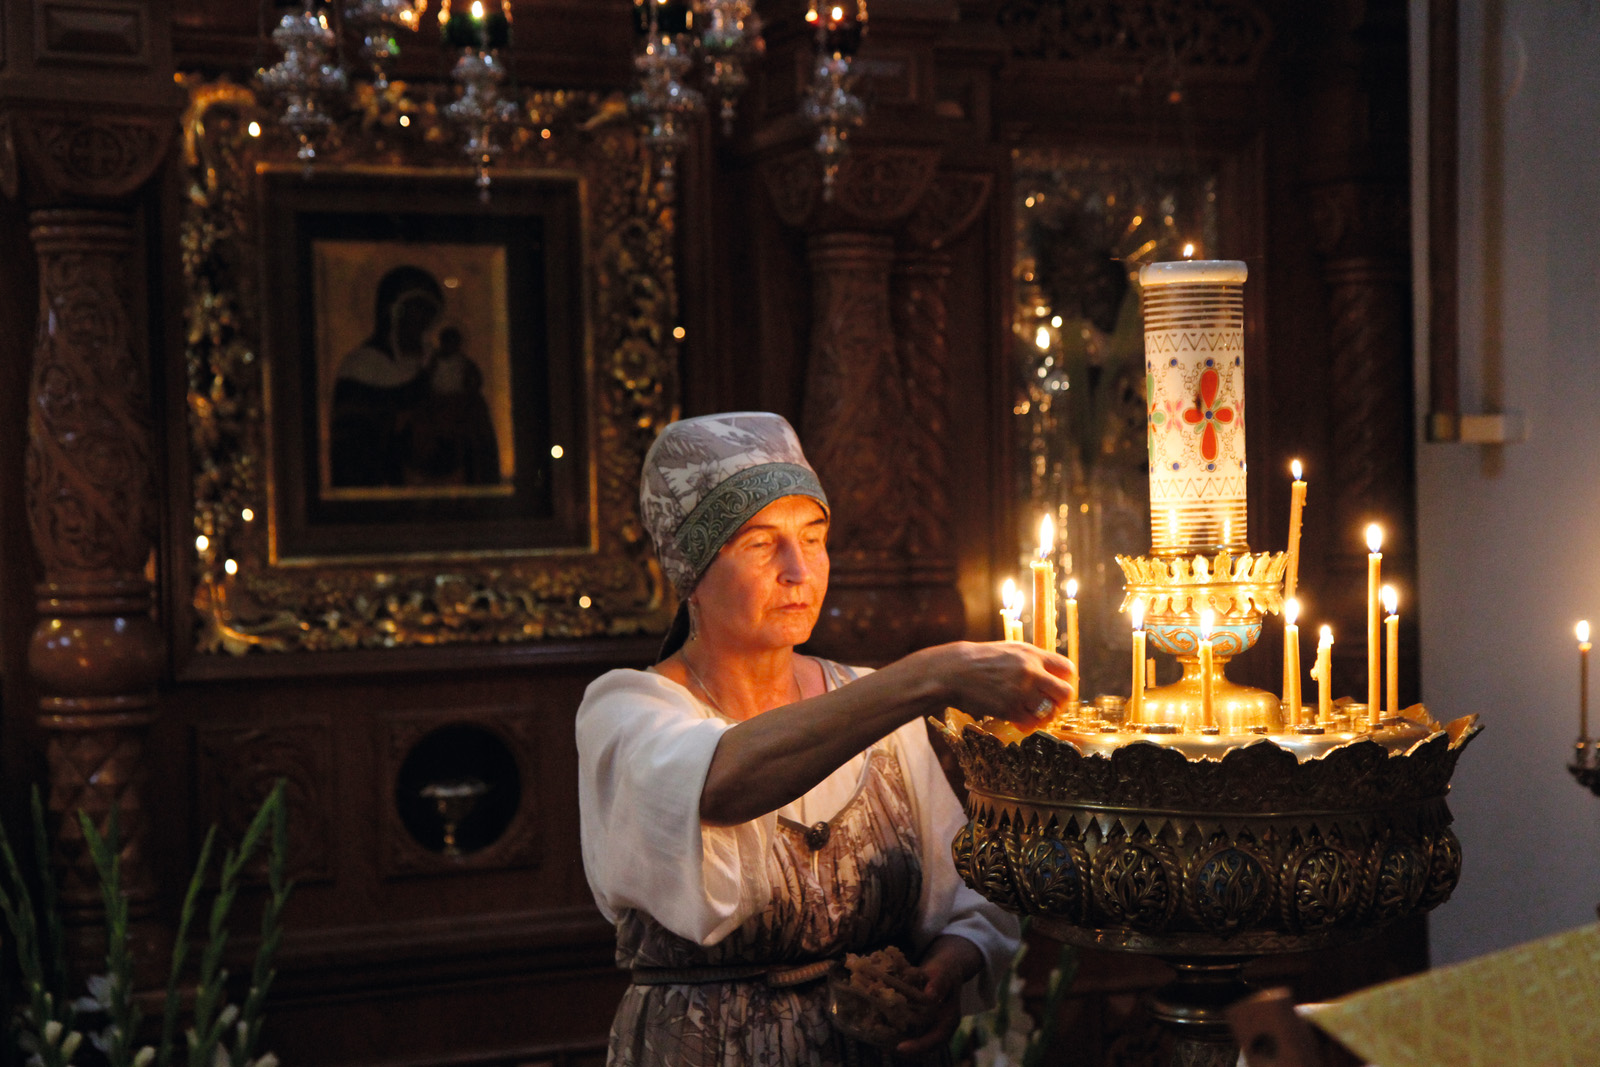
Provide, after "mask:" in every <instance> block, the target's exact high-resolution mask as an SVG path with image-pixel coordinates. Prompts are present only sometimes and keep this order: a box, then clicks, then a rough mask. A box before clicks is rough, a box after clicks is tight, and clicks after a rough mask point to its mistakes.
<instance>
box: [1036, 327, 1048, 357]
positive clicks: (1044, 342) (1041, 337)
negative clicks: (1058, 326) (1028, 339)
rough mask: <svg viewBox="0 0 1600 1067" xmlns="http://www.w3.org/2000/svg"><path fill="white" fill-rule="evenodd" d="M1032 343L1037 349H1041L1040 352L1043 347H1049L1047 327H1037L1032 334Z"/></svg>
mask: <svg viewBox="0 0 1600 1067" xmlns="http://www.w3.org/2000/svg"><path fill="white" fill-rule="evenodd" d="M1033 343H1034V345H1035V346H1037V347H1038V349H1039V351H1041V352H1043V351H1044V350H1045V349H1047V348H1049V347H1050V331H1049V330H1048V329H1047V328H1045V327H1043V326H1041V327H1039V332H1038V333H1036V334H1034V335H1033Z"/></svg>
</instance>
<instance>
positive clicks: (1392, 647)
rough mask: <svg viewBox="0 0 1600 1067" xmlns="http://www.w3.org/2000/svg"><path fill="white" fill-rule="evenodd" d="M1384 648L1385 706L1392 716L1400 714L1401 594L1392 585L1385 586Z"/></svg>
mask: <svg viewBox="0 0 1600 1067" xmlns="http://www.w3.org/2000/svg"><path fill="white" fill-rule="evenodd" d="M1383 650H1384V666H1385V668H1386V669H1387V670H1388V678H1387V681H1388V683H1389V686H1388V691H1387V692H1386V694H1385V696H1386V697H1387V702H1386V703H1385V704H1384V707H1385V709H1386V710H1387V711H1388V713H1389V715H1390V717H1391V718H1392V717H1394V716H1396V715H1399V714H1400V594H1399V593H1398V592H1396V591H1395V588H1394V586H1392V585H1386V586H1384V587H1383Z"/></svg>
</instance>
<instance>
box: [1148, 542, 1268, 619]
mask: <svg viewBox="0 0 1600 1067" xmlns="http://www.w3.org/2000/svg"><path fill="white" fill-rule="evenodd" d="M1116 559H1117V566H1119V567H1121V568H1122V575H1123V577H1124V578H1126V579H1127V580H1128V581H1127V584H1126V585H1124V586H1123V590H1124V595H1123V599H1122V607H1121V609H1120V610H1122V611H1126V610H1128V608H1129V607H1130V606H1131V605H1132V604H1134V603H1135V602H1136V601H1137V602H1141V603H1143V604H1144V607H1145V616H1146V617H1147V618H1155V617H1160V616H1167V617H1171V616H1184V617H1193V618H1196V619H1198V618H1199V617H1200V612H1202V611H1204V610H1205V609H1206V608H1210V609H1211V610H1212V611H1214V612H1216V613H1217V615H1218V617H1219V618H1223V619H1229V618H1233V619H1237V618H1242V617H1245V616H1248V615H1252V614H1279V613H1281V612H1282V611H1283V576H1284V571H1285V570H1286V569H1287V568H1288V566H1289V557H1288V554H1287V553H1284V552H1255V553H1252V552H1243V553H1240V554H1238V555H1235V554H1234V553H1232V552H1229V551H1227V550H1223V551H1221V552H1218V553H1216V554H1215V555H1212V556H1206V555H1195V556H1168V557H1162V558H1155V559H1152V558H1150V557H1148V556H1118V557H1116Z"/></svg>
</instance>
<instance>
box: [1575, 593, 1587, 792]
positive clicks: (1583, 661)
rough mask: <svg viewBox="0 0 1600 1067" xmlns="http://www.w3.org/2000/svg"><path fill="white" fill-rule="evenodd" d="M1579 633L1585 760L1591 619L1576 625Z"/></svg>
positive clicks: (1580, 742) (1581, 741) (1581, 735)
mask: <svg viewBox="0 0 1600 1067" xmlns="http://www.w3.org/2000/svg"><path fill="white" fill-rule="evenodd" d="M1574 632H1576V633H1577V635H1578V758H1579V759H1580V760H1584V761H1585V762H1587V760H1586V759H1585V757H1586V755H1587V750H1588V748H1589V648H1590V647H1591V646H1590V645H1589V620H1588V619H1584V620H1583V621H1582V622H1580V623H1578V625H1577V626H1576V627H1574Z"/></svg>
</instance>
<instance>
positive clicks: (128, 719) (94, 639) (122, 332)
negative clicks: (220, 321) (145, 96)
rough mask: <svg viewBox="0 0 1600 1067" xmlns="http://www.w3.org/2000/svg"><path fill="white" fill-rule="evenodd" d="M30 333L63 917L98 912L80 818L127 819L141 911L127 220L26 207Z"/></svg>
mask: <svg viewBox="0 0 1600 1067" xmlns="http://www.w3.org/2000/svg"><path fill="white" fill-rule="evenodd" d="M32 221H33V230H32V237H33V244H34V249H35V252H36V254H37V256H38V261H39V330H38V339H37V344H36V347H35V349H34V353H33V381H32V386H31V389H30V395H29V402H30V410H29V416H28V449H27V460H26V462H27V470H26V487H27V488H26V491H27V507H28V520H29V523H30V526H31V528H32V533H33V542H34V547H35V549H36V550H37V551H38V554H39V560H40V562H41V563H42V564H43V566H44V581H43V582H42V583H40V585H39V587H38V591H39V599H38V611H39V622H38V625H37V627H36V628H35V630H34V636H33V642H32V646H31V648H30V650H29V657H28V662H29V666H30V667H31V668H32V671H33V676H34V681H35V682H36V684H37V686H38V689H39V693H40V698H39V710H40V716H39V722H40V725H41V727H42V728H43V729H44V731H45V734H46V736H47V738H48V741H47V751H46V755H47V758H48V763H49V772H50V790H49V797H50V799H49V808H50V811H51V812H52V813H53V814H54V815H56V816H57V820H58V821H57V827H56V835H57V836H56V847H57V857H58V860H59V861H60V863H61V865H62V868H63V873H64V885H63V890H62V900H63V903H64V904H65V906H66V907H67V908H68V909H71V910H73V911H76V912H79V913H80V914H81V913H90V914H92V913H94V912H95V911H96V909H97V908H98V905H99V888H98V886H99V882H98V879H97V878H96V876H95V871H94V864H93V861H92V860H91V858H90V857H89V855H88V853H87V849H86V847H85V843H84V841H83V835H82V832H81V830H80V829H79V826H78V822H77V819H76V813H77V812H78V811H80V810H81V811H84V812H87V813H88V814H89V816H90V817H91V818H92V819H93V820H94V822H95V824H96V825H97V826H99V827H100V828H101V829H102V831H104V829H105V827H106V824H107V820H108V818H109V815H110V812H111V810H112V809H113V808H116V809H117V810H118V811H119V814H120V824H121V834H122V842H123V845H122V871H123V880H124V885H125V887H126V889H127V892H128V894H129V896H130V897H131V898H132V900H131V902H132V910H133V911H134V912H135V914H136V915H137V914H139V913H141V912H147V911H148V910H149V905H150V904H151V902H152V901H153V900H154V896H155V886H154V882H153V881H152V878H151V873H150V867H149V864H148V863H147V862H146V858H145V854H144V844H145V839H146V836H147V827H146V825H145V821H144V812H143V805H142V803H141V801H140V793H139V785H138V777H139V771H140V757H141V754H142V751H143V737H144V732H145V728H146V727H147V726H148V725H149V723H150V719H151V716H152V714H153V712H154V707H155V686H156V681H157V679H158V677H159V676H160V673H161V668H162V663H163V661H164V656H165V653H164V648H163V643H162V638H161V634H160V632H159V630H158V629H157V627H156V625H155V621H154V619H153V618H152V614H151V609H152V606H153V597H152V590H151V586H150V582H149V580H148V579H147V578H146V577H145V565H146V562H147V561H148V560H149V558H150V554H151V552H152V551H153V549H154V548H155V538H156V502H155V484H154V479H153V470H152V463H151V425H150V399H149V395H148V389H147V386H146V380H147V375H146V371H145V353H144V346H143V345H142V344H141V343H139V340H138V337H137V330H136V327H135V324H136V323H138V322H140V321H142V316H141V315H139V314H138V313H137V311H136V305H135V303H134V301H135V298H136V297H141V298H142V295H143V294H142V293H139V292H137V291H136V288H135V286H134V285H133V283H132V279H131V278H130V277H129V264H130V262H131V260H132V253H133V252H134V249H135V248H136V247H137V241H136V240H135V234H134V230H133V221H132V219H131V218H130V217H129V215H128V214H126V213H123V212H115V211H95V210H83V209H73V208H66V209H48V210H42V211H35V212H34V213H33V215H32Z"/></svg>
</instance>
